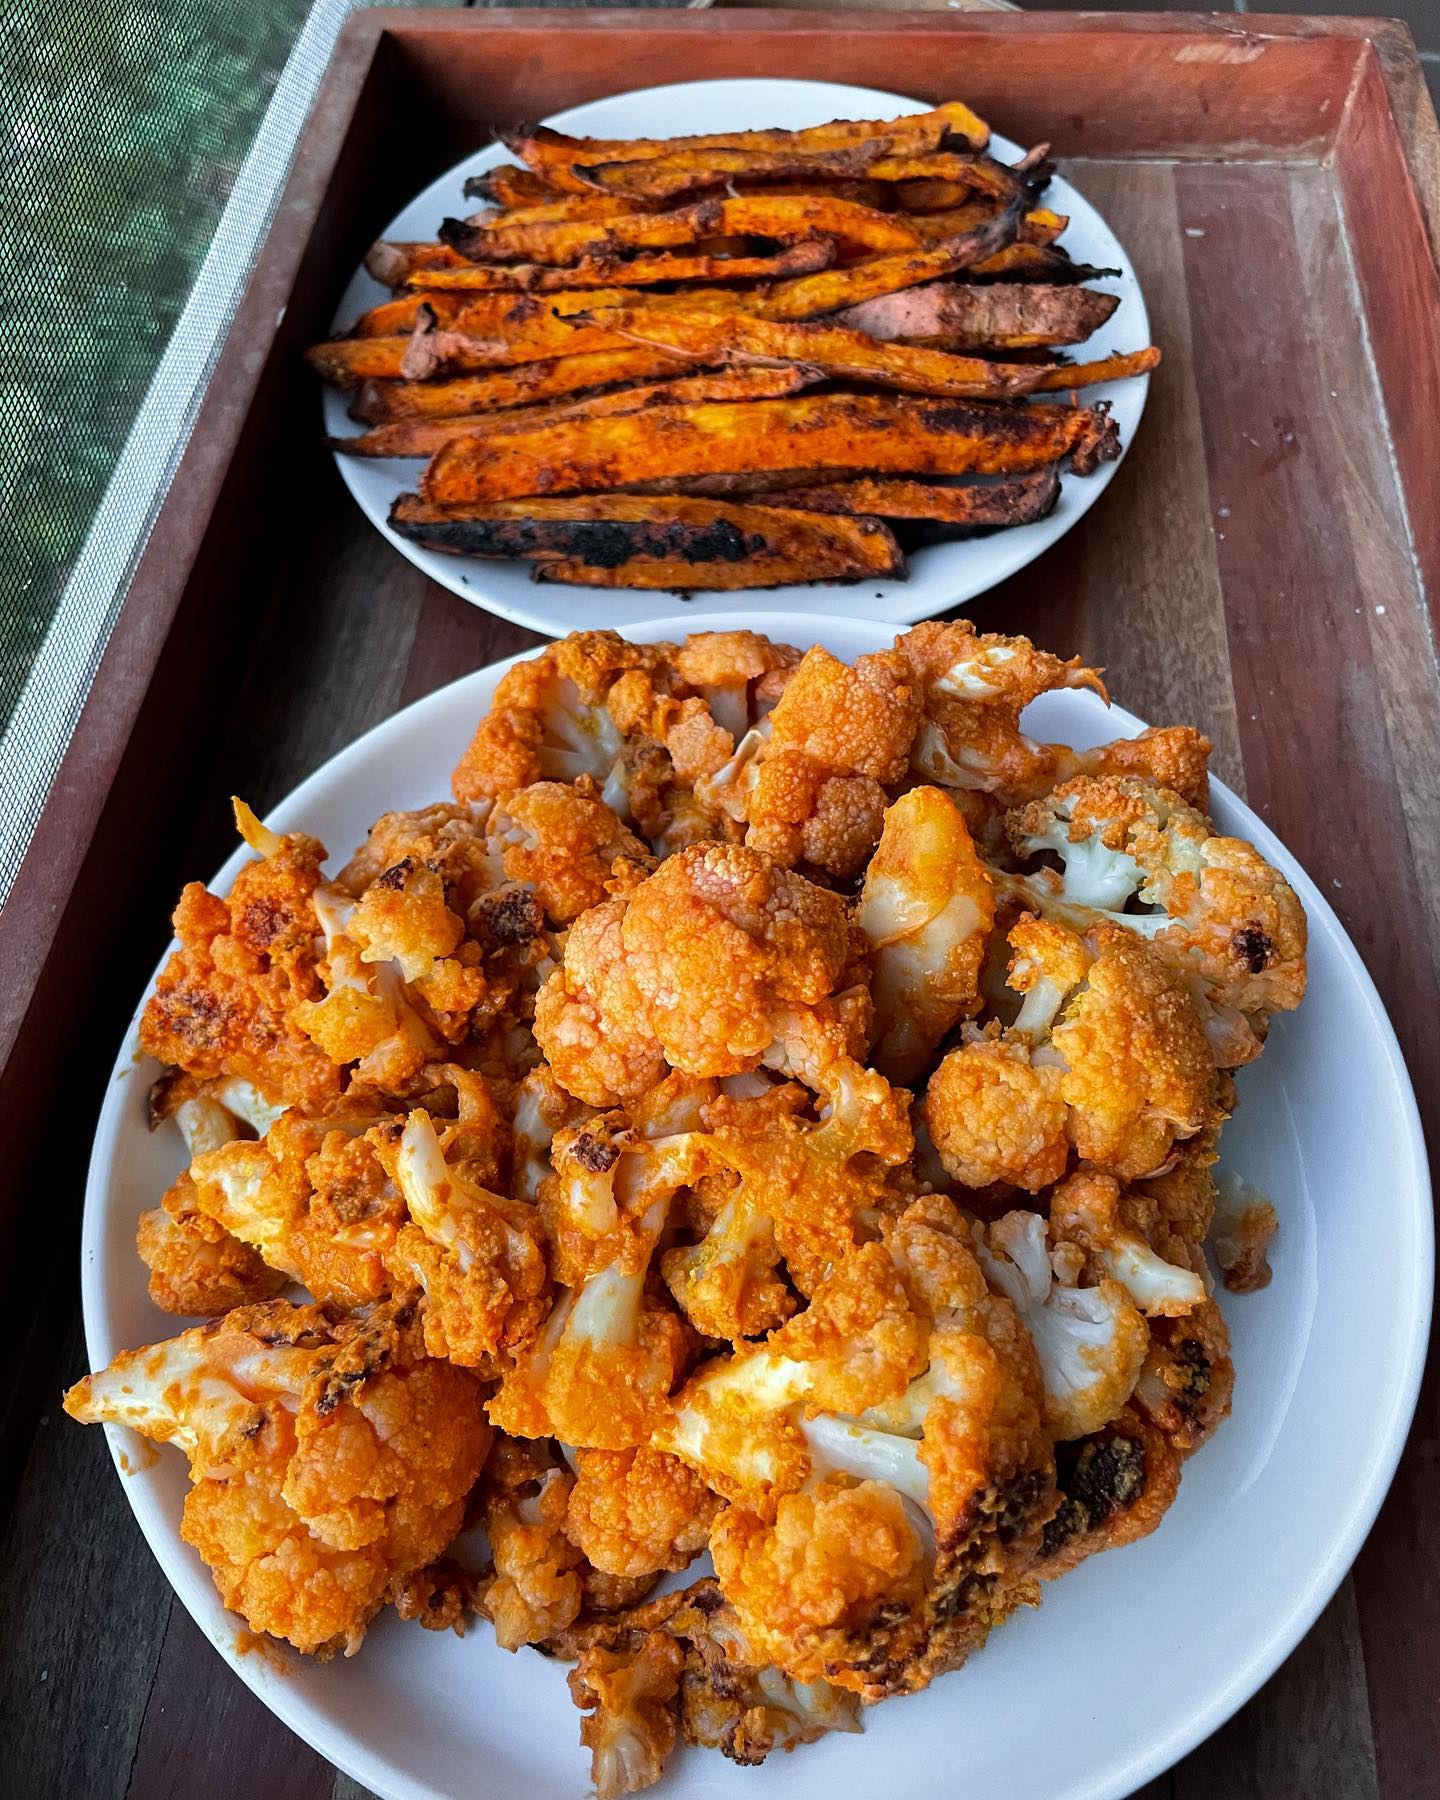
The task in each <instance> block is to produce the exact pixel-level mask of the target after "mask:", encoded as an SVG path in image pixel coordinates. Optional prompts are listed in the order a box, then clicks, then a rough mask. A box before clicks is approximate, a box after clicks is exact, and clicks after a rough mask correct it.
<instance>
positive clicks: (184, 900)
mask: <svg viewBox="0 0 1440 1800" xmlns="http://www.w3.org/2000/svg"><path fill="white" fill-rule="evenodd" d="M234 804H235V819H236V824H237V826H238V827H239V829H240V832H241V835H242V836H243V837H244V838H245V841H246V842H247V844H249V846H250V848H251V849H252V850H254V851H255V853H256V855H257V857H258V858H259V860H258V861H256V862H252V863H247V864H246V866H245V867H244V868H243V869H242V870H241V871H240V873H239V874H238V875H237V876H236V877H235V884H234V886H233V887H232V888H231V890H230V893H229V895H228V896H227V897H226V898H225V899H223V900H222V899H221V898H220V897H219V896H218V895H216V894H212V893H210V892H209V891H208V890H207V889H206V888H204V887H202V886H201V885H200V883H199V882H197V881H192V882H191V883H190V884H189V885H188V886H187V887H186V888H185V889H184V891H183V892H182V894H181V896H180V903H179V905H178V906H177V907H176V909H175V919H174V923H175V936H176V937H177V938H178V939H179V948H178V949H177V950H175V951H174V952H173V953H172V954H171V956H170V959H169V961H168V962H167V963H166V964H165V967H164V968H163V969H162V970H161V972H160V976H159V979H158V980H157V982H156V984H155V992H154V993H153V994H152V995H151V996H150V999H149V1000H148V1001H147V1002H146V1004H145V1010H144V1012H143V1013H142V1015H141V1019H140V1042H141V1045H142V1047H143V1048H144V1049H145V1050H147V1051H148V1052H149V1054H150V1055H151V1056H154V1057H156V1058H158V1060H159V1061H161V1062H163V1063H173V1064H174V1065H176V1066H177V1067H178V1068H181V1069H184V1070H186V1071H187V1072H188V1073H189V1074H191V1075H195V1076H199V1077H200V1078H202V1079H211V1080H213V1079H216V1078H218V1077H220V1076H224V1075H236V1076H240V1077H241V1078H243V1079H244V1080H246V1081H249V1082H251V1083H253V1084H254V1086H255V1087H257V1088H258V1089H259V1090H260V1091H261V1092H262V1093H264V1094H265V1095H266V1096H267V1097H268V1098H270V1099H271V1100H275V1101H279V1102H281V1103H283V1104H285V1105H290V1106H298V1107H301V1108H304V1109H306V1110H311V1111H313V1110H318V1109H319V1108H321V1107H323V1106H324V1105H325V1104H327V1103H328V1102H329V1101H331V1100H332V1099H334V1097H335V1096H336V1095H337V1094H338V1093H339V1092H340V1085H341V1082H340V1071H339V1070H338V1069H337V1068H336V1067H335V1065H334V1063H333V1062H332V1061H331V1059H330V1058H329V1057H328V1056H327V1055H325V1054H324V1052H323V1051H322V1050H320V1049H319V1048H317V1046H316V1045H314V1044H312V1043H311V1042H310V1040H309V1039H308V1038H307V1037H306V1036H305V1034H304V1032H303V1031H302V1030H301V1029H300V1028H299V1027H298V1026H297V1025H296V1024H295V1022H294V1012H295V1008H296V1007H297V1006H299V1005H301V1004H303V1003H304V1002H306V1001H311V1000H315V999H318V998H319V996H320V994H321V986H320V979H319V975H318V972H317V967H316V963H317V958H316V942H315V940H316V937H317V935H318V933H319V923H318V921H317V919H316V916H315V907H314V894H315V890H316V888H317V887H318V886H319V885H320V879H321V878H320V865H321V863H322V862H323V861H324V857H325V846H324V845H323V844H321V843H318V842H317V841H316V840H315V839H314V838H311V837H304V836H302V835H299V834H295V835H291V836H288V837H280V836H278V835H277V834H276V833H275V832H273V831H269V830H267V829H266V828H265V826H263V825H262V824H261V823H260V821H259V820H258V819H257V818H256V817H255V815H254V814H253V813H252V812H251V811H250V808H249V807H248V806H245V805H244V804H243V802H241V801H238V800H237V801H236V802H235V803H234Z"/></svg>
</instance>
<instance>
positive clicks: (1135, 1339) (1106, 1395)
mask: <svg viewBox="0 0 1440 1800" xmlns="http://www.w3.org/2000/svg"><path fill="white" fill-rule="evenodd" d="M976 1248H977V1253H978V1255H979V1257H980V1260H981V1262H982V1264H983V1265H984V1268H985V1272H986V1274H987V1275H988V1276H989V1278H990V1280H991V1281H992V1282H993V1283H994V1285H995V1286H996V1287H997V1288H999V1290H1000V1291H1001V1292H1002V1293H1003V1294H1005V1295H1006V1296H1007V1298H1008V1299H1009V1300H1010V1301H1011V1302H1012V1304H1013V1305H1014V1307H1015V1310H1016V1311H1017V1312H1018V1313H1019V1314H1020V1317H1021V1318H1022V1320H1023V1321H1024V1323H1025V1329H1026V1330H1027V1331H1028V1332H1029V1333H1030V1336H1031V1339H1032V1340H1033V1342H1034V1345H1035V1350H1036V1354H1037V1355H1038V1356H1039V1358H1040V1367H1041V1369H1042V1371H1043V1373H1044V1377H1045V1422H1046V1425H1047V1426H1048V1427H1049V1429H1050V1431H1051V1433H1052V1434H1053V1435H1054V1436H1055V1437H1056V1438H1057V1439H1060V1440H1062V1441H1063V1440H1066V1439H1071V1438H1081V1437H1088V1436H1089V1435H1090V1433H1091V1432H1095V1431H1098V1430H1099V1429H1100V1428H1101V1426H1103V1425H1108V1424H1109V1423H1110V1421H1111V1420H1112V1419H1113V1418H1115V1417H1116V1416H1117V1415H1118V1413H1119V1412H1120V1409H1121V1408H1122V1407H1123V1406H1124V1405H1125V1403H1126V1401H1128V1400H1129V1398H1130V1396H1131V1394H1132V1393H1133V1392H1134V1389H1135V1383H1136V1381H1137V1380H1138V1379H1139V1377H1140V1370H1141V1367H1142V1365H1143V1364H1144V1361H1145V1358H1146V1355H1147V1353H1148V1352H1149V1349H1150V1333H1149V1330H1148V1329H1147V1327H1146V1324H1145V1321H1144V1319H1143V1318H1142V1317H1141V1315H1140V1313H1139V1312H1138V1311H1137V1310H1136V1308H1135V1307H1134V1306H1133V1305H1132V1304H1131V1302H1130V1298H1129V1296H1128V1294H1127V1293H1126V1292H1125V1289H1124V1288H1122V1287H1121V1285H1120V1284H1119V1282H1117V1281H1112V1280H1108V1279H1107V1280H1103V1281H1101V1282H1099V1283H1098V1284H1097V1285H1096V1286H1095V1287H1084V1288H1082V1287H1076V1286H1075V1285H1074V1283H1073V1277H1072V1279H1071V1281H1069V1282H1063V1281H1061V1280H1060V1279H1059V1277H1058V1276H1057V1273H1056V1270H1055V1268H1054V1266H1053V1264H1052V1259H1051V1254H1050V1246H1049V1244H1048V1243H1047V1241H1046V1235H1045V1221H1044V1220H1043V1219H1042V1218H1040V1217H1038V1216H1037V1215H1036V1214H1035V1213H1027V1212H1011V1213H1006V1214H1005V1216H1004V1217H1003V1218H1001V1219H998V1220H997V1221H996V1222H995V1223H994V1224H993V1225H991V1226H990V1227H989V1228H988V1230H987V1232H986V1234H985V1238H984V1239H983V1240H982V1241H981V1242H979V1243H977V1246H976Z"/></svg>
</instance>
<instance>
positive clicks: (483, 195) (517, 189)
mask: <svg viewBox="0 0 1440 1800" xmlns="http://www.w3.org/2000/svg"><path fill="white" fill-rule="evenodd" d="M464 194H465V198H466V199H467V200H488V201H489V203H490V204H491V205H492V206H506V207H511V206H543V205H544V204H545V202H546V201H547V200H555V199H558V198H559V196H560V190H559V189H558V188H556V187H553V186H552V185H551V184H550V183H549V182H548V181H547V180H546V179H545V177H544V176H543V175H537V174H536V173H535V171H534V170H533V169H517V168H516V166H515V165H514V163H501V164H500V166H499V167H498V168H495V169H487V170H486V171H485V173H484V174H483V175H471V176H469V177H468V178H467V179H466V182H465V187H464Z"/></svg>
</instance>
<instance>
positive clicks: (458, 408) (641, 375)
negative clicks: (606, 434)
mask: <svg viewBox="0 0 1440 1800" xmlns="http://www.w3.org/2000/svg"><path fill="white" fill-rule="evenodd" d="M693 371H694V364H693V363H687V362H686V361H685V359H684V358H682V357H678V356H672V355H671V354H669V352H667V351H664V350H653V349H649V348H642V347H640V346H638V345H636V344H633V343H631V344H627V345H626V346H625V347H624V348H623V349H621V350H601V351H596V352H593V353H590V354H584V353H582V354H581V355H578V356H557V357H554V358H552V359H550V360H549V361H546V362H526V363H521V364H519V365H518V366H517V367H514V368H506V369H499V370H496V371H495V372H493V373H491V374H485V375H470V376H466V377H463V378H461V379H458V380H454V381H418V382H385V383H381V382H376V383H374V384H372V385H371V386H368V387H366V388H365V389H364V390H363V392H362V395H361V401H360V404H363V405H365V408H366V413H367V414H368V415H369V418H368V419H367V422H368V423H382V424H383V423H388V422H389V421H390V420H392V419H457V418H463V417H465V416H466V415H467V414H473V413H480V412H488V411H490V410H491V409H492V408H494V407H500V406H525V405H528V404H530V403H532V402H533V401H536V400H551V399H554V398H556V397H557V396H559V395H561V394H578V393H582V392H584V391H585V390H586V389H589V388H604V387H614V386H615V385H617V384H618V383H620V382H627V381H649V380H653V379H655V378H656V377H664V376H669V375H685V374H691V373H693ZM352 416H357V417H358V416H361V415H359V414H357V413H353V412H352Z"/></svg>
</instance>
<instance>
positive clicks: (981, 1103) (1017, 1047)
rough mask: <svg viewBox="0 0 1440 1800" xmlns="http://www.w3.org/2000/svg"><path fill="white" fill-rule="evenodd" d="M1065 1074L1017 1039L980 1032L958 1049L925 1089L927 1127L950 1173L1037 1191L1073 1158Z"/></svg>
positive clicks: (977, 1182) (968, 1180)
mask: <svg viewBox="0 0 1440 1800" xmlns="http://www.w3.org/2000/svg"><path fill="white" fill-rule="evenodd" d="M1062 1078H1063V1072H1062V1071H1061V1070H1060V1069H1058V1068H1056V1067H1054V1066H1052V1065H1050V1064H1045V1063H1037V1062H1036V1061H1034V1059H1033V1057H1032V1050H1031V1046H1030V1045H1029V1044H1028V1043H1027V1042H1025V1041H1023V1040H1017V1039H1008V1040H1007V1039H1005V1038H1002V1037H999V1036H995V1035H986V1034H979V1033H977V1034H976V1035H974V1036H973V1037H971V1038H970V1039H969V1041H967V1042H966V1043H964V1044H963V1045H961V1046H960V1047H959V1048H958V1049H955V1050H952V1051H951V1052H950V1053H949V1055H948V1056H946V1057H945V1058H944V1059H943V1061H942V1062H941V1063H940V1065H939V1066H938V1068H937V1069H936V1070H935V1073H934V1074H933V1075H932V1076H931V1077H930V1080H929V1083H928V1084H927V1086H926V1089H925V1107H924V1112H925V1124H926V1128H927V1131H928V1133H929V1136H930V1140H931V1142H932V1143H933V1144H934V1146H935V1150H936V1153H937V1154H938V1156H939V1158H940V1161H941V1164H942V1165H943V1167H944V1169H945V1172H946V1174H948V1175H949V1176H951V1177H952V1178H953V1179H954V1180H955V1181H958V1182H959V1183H960V1184H961V1186H962V1187H968V1188H984V1187H989V1186H990V1185H991V1184H992V1183H994V1182H1004V1183H1005V1184H1007V1185H1008V1186H1011V1187H1018V1188H1024V1189H1025V1191H1026V1192H1027V1193H1031V1194H1037V1193H1039V1192H1040V1190H1041V1189H1042V1188H1047V1187H1049V1186H1050V1185H1051V1183H1052V1182H1055V1181H1058V1180H1059V1179H1060V1177H1061V1176H1062V1175H1063V1174H1064V1173H1065V1165H1066V1163H1067V1162H1068V1161H1069V1157H1070V1145H1069V1139H1068V1138H1067V1136H1066V1129H1065V1127H1066V1120H1067V1116H1068V1114H1067V1109H1066V1106H1065V1100H1064V1097H1063V1095H1062V1094H1061V1092H1060V1085H1061V1081H1062Z"/></svg>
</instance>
